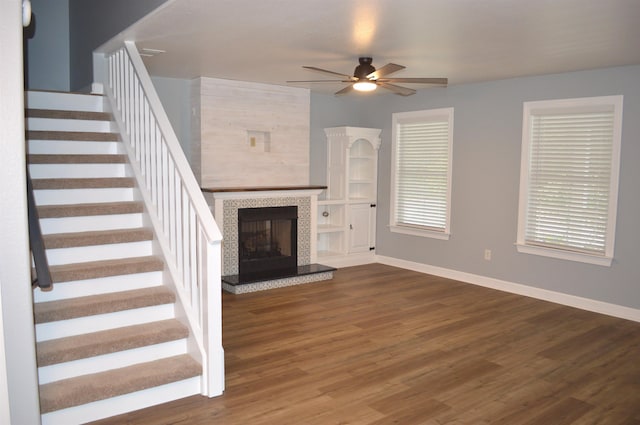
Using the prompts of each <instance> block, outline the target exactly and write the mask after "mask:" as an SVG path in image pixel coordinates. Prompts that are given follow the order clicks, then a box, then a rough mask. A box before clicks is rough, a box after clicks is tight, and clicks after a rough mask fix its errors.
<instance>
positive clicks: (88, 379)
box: [40, 354, 202, 413]
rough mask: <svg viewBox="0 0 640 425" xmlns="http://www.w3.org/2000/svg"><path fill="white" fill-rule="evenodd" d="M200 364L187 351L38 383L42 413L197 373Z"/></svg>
mask: <svg viewBox="0 0 640 425" xmlns="http://www.w3.org/2000/svg"><path fill="white" fill-rule="evenodd" d="M201 373H202V366H201V365H200V364H199V363H198V362H197V361H195V360H194V359H193V358H192V357H191V356H189V355H188V354H183V355H180V356H175V357H169V358H166V359H161V360H155V361H152V362H148V363H142V364H139V365H134V366H128V367H124V368H120V369H113V370H110V371H106V372H100V373H94V374H91V375H85V376H81V377H77V378H71V379H65V380H62V381H57V382H51V383H49V384H44V385H41V386H40V409H41V412H42V413H48V412H53V411H55V410H60V409H65V408H68V407H73V406H79V405H81V404H86V403H90V402H93V401H98V400H103V399H107V398H111V397H116V396H119V395H123V394H128V393H132V392H135V391H141V390H145V389H147V388H152V387H156V386H160V385H165V384H170V383H172V382H178V381H181V380H184V379H189V378H193V377H195V376H199V375H200V374H201Z"/></svg>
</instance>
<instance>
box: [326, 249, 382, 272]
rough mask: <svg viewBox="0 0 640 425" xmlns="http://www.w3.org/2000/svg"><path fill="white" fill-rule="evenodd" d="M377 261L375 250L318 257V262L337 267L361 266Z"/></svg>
mask: <svg viewBox="0 0 640 425" xmlns="http://www.w3.org/2000/svg"><path fill="white" fill-rule="evenodd" d="M375 262H376V256H375V255H374V253H373V252H362V253H357V254H346V255H340V256H334V257H318V263H320V264H323V265H325V266H329V267H335V268H337V269H339V268H342V267H352V266H361V265H363V264H371V263H375Z"/></svg>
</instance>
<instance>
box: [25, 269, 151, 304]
mask: <svg viewBox="0 0 640 425" xmlns="http://www.w3.org/2000/svg"><path fill="white" fill-rule="evenodd" d="M162 279H163V273H162V272H161V271H157V272H146V273H136V274H126V275H121V276H109V277H102V278H98V279H87V280H76V281H72V282H61V283H54V284H53V287H54V289H53V290H51V291H42V290H40V289H39V288H36V289H35V290H34V292H33V299H34V301H35V302H45V301H55V300H63V299H68V298H76V297H86V296H89V295H98V294H109V293H113V292H119V291H129V290H134V289H142V288H151V287H154V286H161V285H162Z"/></svg>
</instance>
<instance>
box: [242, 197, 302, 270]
mask: <svg viewBox="0 0 640 425" xmlns="http://www.w3.org/2000/svg"><path fill="white" fill-rule="evenodd" d="M297 221H298V207H296V206H288V207H266V208H242V209H239V210H238V274H239V276H240V280H241V281H255V280H260V279H262V278H265V279H268V278H274V277H278V276H286V275H288V274H290V273H292V272H295V269H296V268H297V263H298V257H297V239H298V235H297V234H298V231H297Z"/></svg>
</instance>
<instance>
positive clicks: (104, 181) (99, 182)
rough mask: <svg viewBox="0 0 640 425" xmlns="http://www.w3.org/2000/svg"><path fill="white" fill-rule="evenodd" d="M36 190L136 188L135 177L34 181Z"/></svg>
mask: <svg viewBox="0 0 640 425" xmlns="http://www.w3.org/2000/svg"><path fill="white" fill-rule="evenodd" d="M31 182H32V184H33V189H34V190H49V189H109V188H131V187H135V186H136V180H135V179H134V178H133V177H97V178H73V179H64V178H63V179H33V180H32V181H31Z"/></svg>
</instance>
